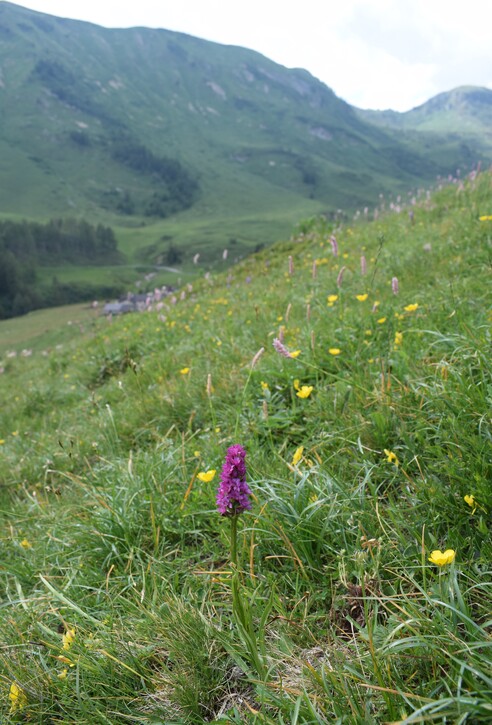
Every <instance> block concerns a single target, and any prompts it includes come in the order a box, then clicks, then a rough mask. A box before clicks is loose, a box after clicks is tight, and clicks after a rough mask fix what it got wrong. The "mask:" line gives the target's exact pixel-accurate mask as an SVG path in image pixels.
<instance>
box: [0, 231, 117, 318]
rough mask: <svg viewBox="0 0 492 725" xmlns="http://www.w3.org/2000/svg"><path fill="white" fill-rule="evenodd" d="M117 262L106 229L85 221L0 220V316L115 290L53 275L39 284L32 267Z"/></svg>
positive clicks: (114, 244)
mask: <svg viewBox="0 0 492 725" xmlns="http://www.w3.org/2000/svg"><path fill="white" fill-rule="evenodd" d="M120 260H121V255H120V253H119V252H118V247H117V242H116V238H115V236H114V232H113V230H112V229H111V227H107V226H103V225H102V224H98V225H97V226H94V225H92V224H89V223H88V222H86V221H84V220H77V219H51V220H50V221H49V222H47V223H46V224H41V223H39V222H31V221H20V222H14V221H10V220H5V221H0V319H2V318H6V317H13V316H15V315H20V314H24V313H25V312H29V310H33V309H36V308H39V307H50V306H53V305H61V304H68V303H71V302H78V301H82V300H86V299H90V298H91V297H93V296H94V294H95V293H99V294H105V295H106V294H110V295H111V294H114V292H115V290H113V288H109V287H108V288H107V289H106V288H105V289H104V290H100V289H99V288H95V287H93V286H91V285H81V284H77V285H73V284H71V285H66V284H61V283H60V282H58V280H56V278H55V279H53V280H52V283H51V285H50V286H46V285H45V286H42V285H41V284H40V283H39V280H38V274H37V270H38V268H39V267H43V266H58V265H60V264H66V263H69V264H94V265H98V264H115V263H118V262H119V261H120Z"/></svg>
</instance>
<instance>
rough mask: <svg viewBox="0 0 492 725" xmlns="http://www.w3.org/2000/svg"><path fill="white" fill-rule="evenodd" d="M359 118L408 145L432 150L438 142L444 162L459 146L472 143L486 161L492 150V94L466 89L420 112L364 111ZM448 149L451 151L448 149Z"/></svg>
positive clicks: (442, 97)
mask: <svg viewBox="0 0 492 725" xmlns="http://www.w3.org/2000/svg"><path fill="white" fill-rule="evenodd" d="M358 113H359V117H360V118H362V119H364V120H366V121H370V122H372V123H374V124H375V125H377V126H378V127H379V128H385V129H387V130H391V129H393V130H394V131H395V132H396V133H398V135H399V137H400V138H401V137H402V134H403V138H405V139H406V141H407V143H415V144H417V148H420V149H421V150H422V149H423V148H426V149H431V148H432V147H433V145H434V144H435V143H436V141H437V142H438V144H439V146H440V151H439V152H438V157H437V158H439V157H440V158H441V159H442V160H444V159H445V158H446V155H447V154H448V153H450V152H451V153H452V149H454V148H455V146H456V144H457V143H458V144H459V143H463V142H465V143H466V142H468V143H469V144H470V145H471V147H472V148H474V149H475V154H476V153H477V151H478V156H475V158H476V159H477V158H482V159H483V160H484V161H487V160H488V159H490V153H491V150H492V130H491V129H492V90H490V89H489V88H479V87H475V86H462V87H460V88H454V89H453V90H451V91H448V92H446V93H439V94H438V95H437V96H434V98H431V99H430V100H428V101H426V103H423V104H422V105H421V106H417V108H412V109H411V110H410V111H407V112H405V113H398V112H397V111H369V110H367V111H365V110H364V111H362V110H359V111H358ZM446 146H447V147H448V148H447V149H446Z"/></svg>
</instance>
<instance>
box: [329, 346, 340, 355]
mask: <svg viewBox="0 0 492 725" xmlns="http://www.w3.org/2000/svg"><path fill="white" fill-rule="evenodd" d="M328 352H329V353H330V355H335V356H336V355H340V353H341V352H342V351H341V350H340V348H339V347H330V349H329V350H328Z"/></svg>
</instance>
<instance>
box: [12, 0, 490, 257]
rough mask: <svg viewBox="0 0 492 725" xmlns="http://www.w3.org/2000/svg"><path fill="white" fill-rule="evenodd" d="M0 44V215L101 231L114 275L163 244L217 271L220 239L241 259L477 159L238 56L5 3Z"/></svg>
mask: <svg viewBox="0 0 492 725" xmlns="http://www.w3.org/2000/svg"><path fill="white" fill-rule="evenodd" d="M0 34H1V41H2V42H1V43H0V121H1V123H0V187H1V188H2V191H3V194H2V210H1V211H2V213H6V212H8V213H10V214H18V215H20V216H23V215H24V216H28V217H35V218H43V219H46V218H47V217H49V216H54V215H60V214H64V215H67V214H68V215H71V216H74V215H76V216H83V217H87V218H89V219H90V220H96V221H99V220H100V221H104V223H108V224H111V225H112V226H113V227H116V228H117V236H118V238H120V237H121V238H122V239H123V240H124V242H125V246H126V250H127V252H128V253H129V257H128V263H132V262H133V261H134V258H133V257H134V254H136V253H138V255H140V257H141V256H142V255H145V253H147V261H148V262H153V261H155V259H156V258H157V257H158V256H159V254H161V253H162V252H163V251H165V249H166V246H167V244H168V241H169V239H170V238H171V239H172V241H173V243H174V244H176V245H177V246H178V247H180V248H182V249H183V250H185V251H186V254H187V256H188V258H189V259H191V257H193V256H194V254H195V253H196V252H195V250H200V249H202V250H203V252H204V254H205V255H207V256H209V257H211V258H213V259H219V258H220V254H221V253H222V250H223V249H224V247H226V246H228V245H229V243H230V240H231V239H236V240H238V241H239V242H240V243H241V245H242V246H243V247H244V248H245V249H247V250H249V251H251V250H252V249H254V248H255V247H256V245H257V244H259V243H263V244H270V243H272V242H273V241H277V240H278V239H280V238H285V237H286V236H288V234H290V231H291V229H292V225H293V224H294V223H295V221H297V220H298V219H299V218H302V217H308V216H312V215H315V214H318V213H320V212H322V211H325V212H326V213H327V214H330V213H333V212H334V211H336V210H337V209H338V208H341V209H348V210H350V211H353V210H355V209H356V208H357V207H360V208H363V207H364V206H371V205H373V204H375V203H377V201H378V199H379V194H380V193H386V192H388V191H389V190H391V191H392V192H393V193H394V194H395V195H397V194H398V193H401V192H403V191H407V190H408V189H409V188H416V187H418V186H420V185H421V184H422V183H423V182H429V181H430V180H434V179H435V177H436V176H437V175H438V174H441V175H447V174H448V173H454V171H455V169H456V168H457V167H458V166H461V167H462V168H471V167H472V165H473V164H474V163H476V161H477V160H478V155H479V154H478V149H477V148H475V147H474V146H473V144H470V143H466V142H465V143H462V142H461V141H457V140H455V141H454V142H453V143H449V140H445V141H444V142H443V143H441V142H440V140H439V139H434V142H433V144H432V145H431V146H430V147H429V148H422V147H420V146H419V144H418V143H415V142H413V141H412V143H407V142H402V141H401V139H400V138H399V137H398V136H396V135H394V134H390V133H388V132H387V131H385V130H383V129H379V128H376V127H375V126H374V125H373V124H371V123H368V122H367V121H366V120H363V119H361V118H359V116H358V115H357V114H356V113H355V111H354V109H353V108H351V107H350V106H349V105H348V104H346V103H345V102H343V101H342V100H340V99H339V98H337V97H336V96H335V94H334V93H333V92H332V91H331V90H330V89H329V88H328V87H326V86H325V85H324V84H323V83H321V82H319V81H318V80H316V79H315V78H313V77H312V76H311V75H310V74H309V73H307V72H306V71H302V70H288V69H286V68H284V67H282V66H279V65H277V64H275V63H273V62H272V61H270V60H269V59H268V58H265V57H263V56H261V55H260V54H258V53H255V52H253V51H250V50H247V49H244V48H237V47H232V46H224V45H219V44H215V43H210V42H208V41H204V40H200V39H198V38H193V37H191V36H187V35H184V34H180V33H174V32H170V31H166V30H150V29H146V28H133V29H127V30H115V29H107V28H101V27H98V26H95V25H92V24H89V23H82V22H78V21H72V20H65V19H61V18H56V17H52V16H48V15H44V14H41V13H36V12H33V11H30V10H26V9H23V8H21V7H19V6H17V5H13V4H12V3H8V2H2V3H0ZM118 228H119V229H120V230H121V231H118ZM127 242H128V243H127ZM140 243H142V246H143V249H142V247H140ZM140 261H141V259H140Z"/></svg>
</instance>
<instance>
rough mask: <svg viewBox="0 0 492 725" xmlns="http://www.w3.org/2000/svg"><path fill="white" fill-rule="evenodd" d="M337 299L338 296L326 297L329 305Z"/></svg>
mask: <svg viewBox="0 0 492 725" xmlns="http://www.w3.org/2000/svg"><path fill="white" fill-rule="evenodd" d="M337 299H338V295H328V297H327V301H328V303H329V304H333V303H334V302H336V301H337Z"/></svg>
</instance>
